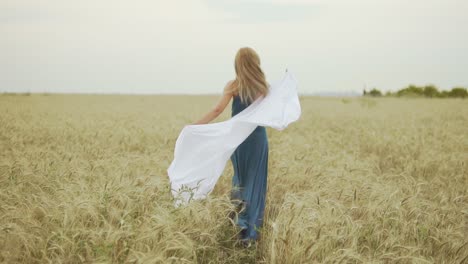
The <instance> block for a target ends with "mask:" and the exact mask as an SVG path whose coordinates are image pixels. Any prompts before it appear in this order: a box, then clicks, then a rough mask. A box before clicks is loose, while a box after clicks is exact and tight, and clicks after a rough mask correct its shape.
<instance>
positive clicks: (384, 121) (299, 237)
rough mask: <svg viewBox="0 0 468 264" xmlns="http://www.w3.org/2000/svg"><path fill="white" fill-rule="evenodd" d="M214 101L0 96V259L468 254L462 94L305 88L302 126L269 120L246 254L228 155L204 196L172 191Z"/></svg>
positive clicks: (337, 259)
mask: <svg viewBox="0 0 468 264" xmlns="http://www.w3.org/2000/svg"><path fill="white" fill-rule="evenodd" d="M216 99H217V97H215V96H175V95H159V96H124V95H40V94H33V95H29V96H20V95H2V96H0V113H1V114H0V262H2V263H468V191H467V189H468V179H467V169H468V101H467V100H461V99H397V98H379V99H371V98H346V99H345V98H318V97H309V96H301V98H300V101H301V106H302V116H301V118H300V120H299V121H297V122H296V123H293V124H291V125H290V126H289V127H288V128H286V129H285V130H284V131H276V130H274V129H271V128H267V133H268V137H269V143H270V155H269V174H268V194H267V204H266V209H265V210H266V211H265V221H264V225H263V228H262V229H261V238H260V240H259V241H258V243H257V244H256V245H255V246H254V247H252V248H247V249H245V248H242V247H240V246H239V245H238V244H237V243H236V232H237V230H236V227H235V225H233V223H232V222H231V221H230V219H229V217H228V215H229V213H230V212H231V210H232V209H233V208H232V207H231V205H230V202H229V192H230V188H231V176H232V173H233V172H232V167H231V163H230V161H228V163H227V164H226V169H225V171H224V173H223V175H222V176H221V179H220V181H219V182H218V184H217V186H216V188H215V190H214V191H213V193H212V194H211V195H210V198H209V199H206V200H202V201H196V202H193V203H191V204H190V205H189V206H187V207H181V208H174V207H173V203H172V200H171V195H170V192H169V182H168V178H167V173H166V170H167V168H168V166H169V164H170V162H171V161H172V158H173V151H174V144H175V141H176V139H177V136H178V134H179V132H180V130H181V129H182V127H183V126H184V125H185V124H188V123H190V122H192V121H195V120H197V119H198V118H200V117H201V116H202V114H204V113H205V111H208V109H209V108H210V107H211V106H213V105H214V103H215V100H216ZM229 116H230V106H228V108H227V109H226V111H225V112H224V113H223V114H222V115H221V116H220V117H219V118H217V119H216V120H215V122H216V121H222V120H226V119H228V118H229Z"/></svg>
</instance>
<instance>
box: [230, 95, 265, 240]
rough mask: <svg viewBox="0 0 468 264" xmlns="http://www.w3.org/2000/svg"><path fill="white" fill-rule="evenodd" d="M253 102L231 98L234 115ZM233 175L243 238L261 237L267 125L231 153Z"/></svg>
mask: <svg viewBox="0 0 468 264" xmlns="http://www.w3.org/2000/svg"><path fill="white" fill-rule="evenodd" d="M249 105H250V103H248V104H246V103H242V102H241V100H240V97H239V96H238V95H235V96H234V97H233V101H232V116H235V115H236V114H238V113H239V112H241V111H242V110H244V109H245V108H246V107H247V106H249ZM231 161H232V166H233V169H234V176H233V178H232V192H231V200H232V202H233V203H234V204H235V205H237V206H238V208H239V209H240V213H239V215H238V217H237V219H236V222H237V225H238V226H239V227H240V229H241V233H240V236H241V239H253V240H256V239H257V238H258V231H259V228H261V226H262V224H263V215H264V209H265V198H266V190H267V174H268V138H267V133H266V129H265V127H264V126H257V128H256V129H255V130H254V131H253V132H252V134H250V135H249V136H248V137H247V138H246V139H245V140H244V141H243V142H242V143H241V144H240V145H239V146H238V147H237V148H236V150H235V151H234V153H233V154H232V155H231Z"/></svg>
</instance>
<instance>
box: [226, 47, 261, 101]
mask: <svg viewBox="0 0 468 264" xmlns="http://www.w3.org/2000/svg"><path fill="white" fill-rule="evenodd" d="M234 66H235V70H236V80H235V81H234V83H233V85H232V86H231V89H232V90H233V91H237V94H238V95H239V97H240V99H241V102H243V103H247V102H249V103H251V102H253V101H255V99H257V96H258V95H263V96H266V95H267V94H268V92H269V87H268V86H269V85H268V83H267V81H266V79H265V74H264V73H263V71H262V68H261V67H260V57H259V56H258V54H257V53H256V52H255V50H253V49H252V48H249V47H244V48H241V49H239V51H238V52H237V54H236V59H235V62H234Z"/></svg>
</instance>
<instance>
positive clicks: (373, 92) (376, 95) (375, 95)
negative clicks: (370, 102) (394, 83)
mask: <svg viewBox="0 0 468 264" xmlns="http://www.w3.org/2000/svg"><path fill="white" fill-rule="evenodd" d="M369 95H370V96H374V97H378V96H382V92H380V91H379V90H378V89H376V88H373V89H372V90H370V92H369Z"/></svg>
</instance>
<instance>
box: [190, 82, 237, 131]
mask: <svg viewBox="0 0 468 264" xmlns="http://www.w3.org/2000/svg"><path fill="white" fill-rule="evenodd" d="M232 82H233V81H230V82H228V83H227V84H226V86H225V87H224V92H223V95H222V96H221V98H220V99H219V100H218V102H217V103H216V105H215V106H214V107H213V108H212V109H211V110H210V111H209V112H208V113H206V114H205V115H204V116H203V117H202V118H201V119H199V120H198V121H197V122H195V123H192V124H191V125H201V124H208V123H209V122H211V121H212V120H213V119H215V118H216V117H218V116H219V115H220V114H221V113H222V112H223V111H224V109H225V108H226V106H227V104H228V103H229V101H231V98H232V92H230V91H229V87H230V86H231V85H232Z"/></svg>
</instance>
